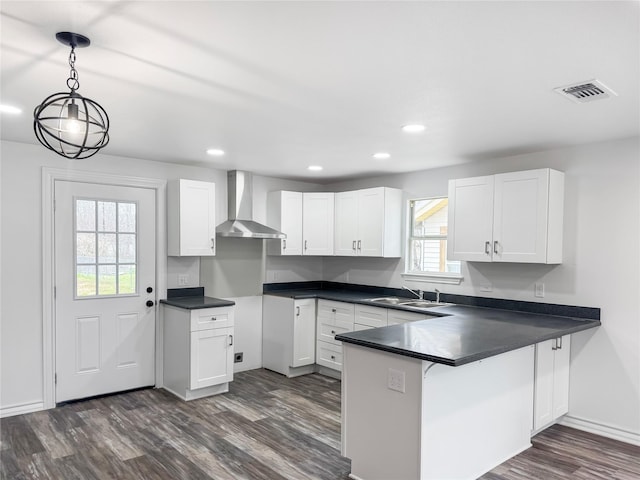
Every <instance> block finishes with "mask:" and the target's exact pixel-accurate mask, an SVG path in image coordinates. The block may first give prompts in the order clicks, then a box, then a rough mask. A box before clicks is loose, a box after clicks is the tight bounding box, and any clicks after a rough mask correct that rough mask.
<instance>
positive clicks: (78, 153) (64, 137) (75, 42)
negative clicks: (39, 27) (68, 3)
mask: <svg viewBox="0 0 640 480" xmlns="http://www.w3.org/2000/svg"><path fill="white" fill-rule="evenodd" d="M56 38H57V39H58V41H59V42H60V43H63V44H65V45H67V46H69V47H71V53H70V54H69V67H71V70H70V72H69V78H68V79H67V87H68V88H69V89H70V92H68V93H65V92H60V93H54V94H53V95H50V96H49V97H47V98H45V99H44V100H43V102H42V103H41V104H40V105H38V106H37V107H36V108H35V110H34V111H33V130H34V132H35V134H36V138H37V139H38V141H39V142H40V143H41V144H42V145H44V146H45V147H47V148H48V149H49V150H52V151H54V152H56V153H57V154H58V155H62V156H63V157H65V158H72V159H80V158H88V157H90V156H92V155H95V154H96V153H98V151H100V149H101V148H103V147H105V146H106V145H107V143H109V116H108V115H107V112H106V111H105V110H104V108H102V107H101V106H100V105H99V104H98V103H96V102H94V101H93V100H91V99H89V98H85V97H83V96H82V95H80V94H79V93H78V92H77V90H78V88H80V82H79V81H78V72H77V70H76V67H75V62H76V53H75V49H76V48H82V47H88V46H89V44H90V43H91V42H90V40H89V39H88V38H87V37H85V36H84V35H80V34H78V33H71V32H59V33H57V34H56Z"/></svg>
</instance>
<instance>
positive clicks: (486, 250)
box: [484, 240, 491, 255]
mask: <svg viewBox="0 0 640 480" xmlns="http://www.w3.org/2000/svg"><path fill="white" fill-rule="evenodd" d="M484 253H486V254H487V255H491V242H490V241H488V240H487V241H486V242H484Z"/></svg>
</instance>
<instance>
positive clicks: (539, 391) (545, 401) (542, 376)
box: [533, 339, 556, 430]
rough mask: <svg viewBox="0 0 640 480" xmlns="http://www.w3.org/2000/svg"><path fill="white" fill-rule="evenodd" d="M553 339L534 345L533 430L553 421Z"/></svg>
mask: <svg viewBox="0 0 640 480" xmlns="http://www.w3.org/2000/svg"><path fill="white" fill-rule="evenodd" d="M555 342H556V340H555V339H552V340H547V341H545V342H541V343H538V344H537V345H536V361H535V385H534V404H533V429H534V430H539V429H540V428H542V427H544V426H545V425H548V424H549V423H551V422H552V421H553V388H554V379H553V368H554V367H553V363H554V357H555V352H556V351H555V350H554V348H555Z"/></svg>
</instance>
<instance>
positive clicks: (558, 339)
mask: <svg viewBox="0 0 640 480" xmlns="http://www.w3.org/2000/svg"><path fill="white" fill-rule="evenodd" d="M556 345H558V350H562V337H560V338H557V339H556Z"/></svg>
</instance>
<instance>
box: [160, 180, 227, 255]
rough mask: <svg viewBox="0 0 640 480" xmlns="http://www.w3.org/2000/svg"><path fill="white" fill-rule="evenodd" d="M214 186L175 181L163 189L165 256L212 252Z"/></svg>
mask: <svg viewBox="0 0 640 480" xmlns="http://www.w3.org/2000/svg"><path fill="white" fill-rule="evenodd" d="M215 202H216V186H215V184H214V183H211V182H200V181H197V180H184V179H180V180H176V181H173V182H170V183H169V186H168V192H167V230H168V232H167V255H169V256H172V257H187V256H196V257H209V256H213V255H215V254H216V243H215V242H216V204H215Z"/></svg>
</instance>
